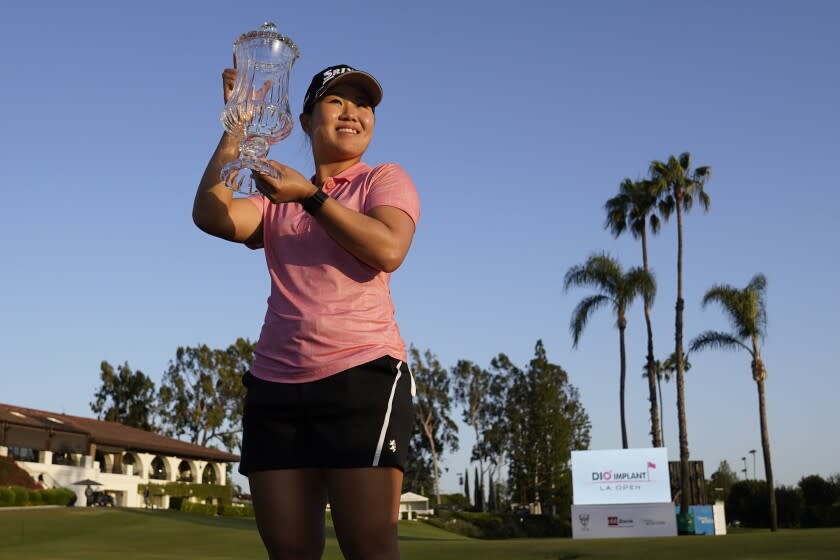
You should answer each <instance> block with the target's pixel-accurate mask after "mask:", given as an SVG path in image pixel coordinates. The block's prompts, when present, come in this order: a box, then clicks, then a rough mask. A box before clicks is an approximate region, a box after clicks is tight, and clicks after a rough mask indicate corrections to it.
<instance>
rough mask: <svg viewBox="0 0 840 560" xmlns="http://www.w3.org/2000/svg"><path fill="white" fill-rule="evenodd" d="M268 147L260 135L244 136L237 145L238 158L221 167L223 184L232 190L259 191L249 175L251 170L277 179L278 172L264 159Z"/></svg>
mask: <svg viewBox="0 0 840 560" xmlns="http://www.w3.org/2000/svg"><path fill="white" fill-rule="evenodd" d="M269 147H270V144H269V142H268V141H267V140H266V139H265V138H263V137H261V136H250V137H246V138H244V139H243V140H242V143H241V144H240V145H239V158H238V159H235V160H233V161H231V162H229V163H228V164H227V165H225V166H224V167H223V168H222V174H221V179H222V181H224V183H225V185H226V186H227V187H228V188H229V189H231V190H232V191H234V192H238V193H242V194H254V193H257V192H259V191H258V190H257V188H256V185H254V180H253V178H252V177H251V173H252V172H253V171H256V172H258V173H262V174H263V175H268V176H269V177H275V178H277V179H279V178H280V172H279V171H277V170H276V169H274V168H273V167H272V166H271V165H269V164H268V162H266V161H265V157H266V156H267V155H268V149H269Z"/></svg>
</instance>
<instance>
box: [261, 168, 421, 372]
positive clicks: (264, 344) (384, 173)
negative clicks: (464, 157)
mask: <svg viewBox="0 0 840 560" xmlns="http://www.w3.org/2000/svg"><path fill="white" fill-rule="evenodd" d="M323 189H324V191H325V192H326V193H327V194H329V195H330V196H331V197H332V198H334V199H335V200H337V201H338V202H339V203H341V204H343V205H344V206H346V207H348V208H352V209H353V210H357V211H359V212H362V213H366V212H368V211H369V210H370V209H371V208H374V207H376V206H383V205H384V206H394V207H396V208H399V209H400V210H402V211H404V212H405V213H406V214H408V215H409V216H410V217H411V219H412V220H414V223H415V224H416V223H417V220H418V219H419V217H420V200H419V198H418V196H417V190H416V189H415V187H414V183H413V182H412V180H411V178H410V177H409V176H408V174H407V173H406V172H405V170H404V169H403V168H402V167H400V166H399V165H397V164H394V163H386V164H383V165H379V166H377V167H374V168H371V167H369V166H368V165H366V164H365V163H361V162H360V163H357V164H356V165H354V166H352V167H350V168H348V169H346V170H344V171H343V172H342V173H340V174H338V175H336V176H335V177H330V178H329V179H327V180H326V181H325V183H324V185H323ZM250 200H251V201H253V203H254V204H256V205H257V206H259V207H260V208H261V210H262V215H263V246H264V248H265V260H266V263H267V264H268V271H269V275H270V277H271V294H270V295H269V297H268V310H267V311H266V314H265V321H264V323H263V327H262V331H261V332H260V338H259V340H258V341H257V346H256V349H255V357H254V363H253V364H252V365H251V373H252V374H253V375H255V376H256V377H259V378H260V379H265V380H267V381H277V382H282V383H303V382H308V381H316V380H318V379H323V378H325V377H328V376H330V375H333V374H335V373H339V372H341V371H344V370H346V369H349V368H351V367H354V366H357V365H360V364H363V363H365V362H369V361H370V360H373V359H376V358H379V357H381V356H384V355H386V354H388V355H390V356H393V357H394V358H397V359H400V360H406V350H405V343H404V342H403V340H402V337H401V336H400V330H399V327H398V326H397V323H396V321H395V319H394V305H393V303H392V301H391V291H390V288H389V286H388V283H389V281H390V278H391V275H390V274H388V273H385V272H381V271H378V270H375V269H373V268H371V267H370V266H368V265H366V264H364V263H363V262H362V261H360V260H358V259H357V258H356V257H354V256H353V255H351V254H350V253H348V252H347V251H346V250H345V249H344V248H343V247H341V246H340V245H339V244H338V243H336V242H335V241H333V239H332V238H331V237H330V236H329V235H327V233H326V232H325V231H324V230H323V229H322V228H321V226H320V225H319V224H318V222H316V221H315V219H314V218H313V217H312V216H310V215H309V214H307V213H306V212H304V210H303V207H302V206H301V205H300V204H271V203H270V202H269V201H267V200H266V199H265V198H263V197H262V196H255V197H251V198H250Z"/></svg>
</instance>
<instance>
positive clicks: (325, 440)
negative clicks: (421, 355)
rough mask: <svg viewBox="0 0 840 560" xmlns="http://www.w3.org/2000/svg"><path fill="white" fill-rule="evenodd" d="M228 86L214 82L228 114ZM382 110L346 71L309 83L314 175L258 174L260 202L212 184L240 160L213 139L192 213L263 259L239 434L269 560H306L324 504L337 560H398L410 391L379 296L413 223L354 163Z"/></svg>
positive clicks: (374, 173) (368, 82)
mask: <svg viewBox="0 0 840 560" xmlns="http://www.w3.org/2000/svg"><path fill="white" fill-rule="evenodd" d="M235 76H236V72H235V70H233V69H226V70H225V71H224V73H223V84H224V97H225V102H227V100H228V98H229V96H230V94H231V91H232V88H233V82H234V80H235ZM381 99H382V89H381V87H380V85H379V83H378V82H377V81H376V79H375V78H374V77H373V76H371V75H370V74H367V73H365V72H361V71H359V70H356V69H354V68H351V67H349V66H346V65H339V66H331V67H329V68H326V69H324V70H323V71H322V72H319V73H318V74H316V75H315V76H314V77H313V79H312V83H311V84H310V86H309V89H308V90H307V92H306V97H305V99H304V104H303V112H302V113H301V115H300V125H301V128H302V129H303V131H304V132H305V133H306V135H307V136H308V137H309V140H310V141H311V145H312V155H313V160H314V164H315V173H314V175H313V176H312V177H311V179H307V178H306V177H304V176H303V175H302V174H300V173H299V172H298V171H296V170H294V169H292V168H290V167H288V166H285V165H282V164H280V163H277V162H274V161H272V162H270V164H271V165H272V166H273V167H274V168H276V169H277V170H278V171H279V172H280V175H281V178H280V179H275V178H271V177H268V176H265V175H259V174H255V175H254V181H255V184H256V187H257V189H258V190H259V191H260V193H261V195H255V196H251V197H249V198H233V197H232V193H231V191H230V190H228V189H227V188H226V187H225V186H224V185H223V184H222V183H221V182H220V180H219V174H220V172H221V169H222V167H223V166H224V165H225V163H227V162H228V161H231V160H233V159H235V158H236V157H238V140H237V139H235V138H231V137H230V136H229V135H228V134H227V133H225V134H223V136H222V139H221V141H220V142H219V145H218V147H217V148H216V151H215V152H214V153H213V156H212V157H211V159H210V162H209V163H208V164H207V169H206V170H205V172H204V176H203V177H202V179H201V183H200V184H199V187H198V192H197V193H196V197H195V205H194V208H193V219H194V221H195V223H196V225H197V226H198V227H199V228H201V229H202V230H204V231H205V232H207V233H209V234H211V235H215V236H217V237H221V238H223V239H227V240H230V241H235V242H239V243H244V244H246V245H248V246H249V247H252V248H256V247H263V248H264V249H265V257H266V263H267V264H268V270H269V275H270V277H271V295H270V296H269V299H268V310H267V312H266V315H265V321H264V323H263V328H262V331H261V333H260V337H259V341H258V342H257V345H256V350H255V359H254V363H253V364H252V366H251V372H250V373H249V374H247V375H246V376H245V379H244V383H245V385H246V386H247V387H248V394H247V397H246V401H245V416H244V420H243V428H244V431H243V441H242V459H241V463H240V472H241V473H242V474H244V475H247V476H248V480H249V483H250V488H251V494H252V496H253V502H254V511H255V513H256V517H257V527H258V528H259V532H260V536H261V537H262V539H263V542H264V543H265V546H266V548H267V549H268V552H269V556H270V558H272V559H280V558H295V559H299V558H320V556H321V554H322V552H323V548H324V511H325V507H326V504H327V502H328V501H329V504H330V508H331V511H332V519H333V523H334V525H335V531H336V535H337V537H338V541H339V545H340V546H341V550H342V552H343V553H344V556H345V557H346V558H351V559H353V558H359V559H365V560H370V559H373V558H398V557H399V552H398V549H397V517H398V512H399V497H400V493H401V488H402V477H403V469H404V465H405V458H406V450H407V447H408V440H409V436H410V432H411V428H412V424H413V414H414V411H413V405H412V395H413V392H414V381H413V378H412V376H411V373H410V371H409V370H408V367H407V365H406V350H405V344H404V342H403V341H402V339H401V337H400V334H399V328H398V327H397V325H396V322H395V321H394V309H393V305H392V303H391V298H390V291H389V288H388V281H389V278H390V273H391V272H393V271H394V270H396V269H397V268H398V267H399V266H400V264H402V262H403V259H405V256H406V254H407V253H408V249H409V247H410V246H411V241H412V238H413V236H414V229H415V225H416V223H417V220H418V218H419V214H420V207H419V200H418V197H417V192H416V190H415V188H414V185H413V183H412V181H411V179H410V178H409V177H408V175H407V174H406V172H405V171H404V170H403V169H402V168H401V167H400V166H398V165H396V164H385V165H380V166H377V167H374V168H371V167H369V166H368V165H366V164H365V163H363V162H362V156H363V155H364V153H365V150H366V149H367V147H368V145H369V144H370V141H371V138H372V136H373V130H374V123H375V118H374V108H375V107H376V105H377V104H378V103H379V102H380V101H381Z"/></svg>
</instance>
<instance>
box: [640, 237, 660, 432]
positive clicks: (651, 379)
mask: <svg viewBox="0 0 840 560" xmlns="http://www.w3.org/2000/svg"><path fill="white" fill-rule="evenodd" d="M646 232H647V228H645V229H643V230H642V266H643V267H644V269H645V272H648V273H649V272H650V270H649V269H648V254H647V233H646ZM644 303H645V326H646V328H647V362H646V366H647V376H648V394H649V397H648V398H649V400H650V434H651V436H652V439H653V446H654V447H662V430H661V428H660V425H659V423H660V419H659V407H657V405H656V381H657V379H656V377H657V376H656V372H654V364H653V326H652V322H651V318H650V295H649V294H644ZM660 400H661V398H660Z"/></svg>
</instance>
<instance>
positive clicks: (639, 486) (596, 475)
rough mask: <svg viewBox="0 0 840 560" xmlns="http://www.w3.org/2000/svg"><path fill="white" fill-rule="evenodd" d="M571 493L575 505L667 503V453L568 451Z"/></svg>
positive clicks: (654, 450)
mask: <svg viewBox="0 0 840 560" xmlns="http://www.w3.org/2000/svg"><path fill="white" fill-rule="evenodd" d="M572 490H573V492H574V500H573V501H574V503H575V504H578V505H585V504H647V503H662V502H670V501H671V482H670V479H669V477H668V451H667V450H666V449H665V448H664V447H652V448H646V449H607V450H600V451H572Z"/></svg>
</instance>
